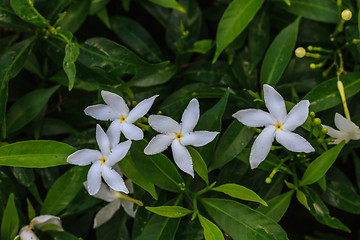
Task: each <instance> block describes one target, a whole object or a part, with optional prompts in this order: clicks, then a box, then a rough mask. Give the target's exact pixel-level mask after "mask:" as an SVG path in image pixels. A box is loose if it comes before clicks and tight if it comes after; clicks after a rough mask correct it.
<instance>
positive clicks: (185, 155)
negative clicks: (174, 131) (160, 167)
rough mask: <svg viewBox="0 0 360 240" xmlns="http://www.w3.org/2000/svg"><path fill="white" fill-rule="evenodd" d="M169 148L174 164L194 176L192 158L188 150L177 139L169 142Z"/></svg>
mask: <svg viewBox="0 0 360 240" xmlns="http://www.w3.org/2000/svg"><path fill="white" fill-rule="evenodd" d="M171 150H172V153H173V156H174V161H175V163H176V165H177V166H178V167H179V168H180V169H181V170H182V171H184V172H186V173H187V174H189V175H191V176H192V177H194V168H193V163H192V158H191V155H190V153H189V151H188V150H187V149H186V147H184V146H183V145H181V144H180V142H179V141H177V140H175V141H173V142H172V144H171Z"/></svg>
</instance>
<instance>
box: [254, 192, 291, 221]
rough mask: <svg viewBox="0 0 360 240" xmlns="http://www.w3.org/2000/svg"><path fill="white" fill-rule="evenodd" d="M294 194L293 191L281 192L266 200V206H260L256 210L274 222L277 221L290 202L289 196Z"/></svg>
mask: <svg viewBox="0 0 360 240" xmlns="http://www.w3.org/2000/svg"><path fill="white" fill-rule="evenodd" d="M293 194H294V191H289V192H286V193H283V194H280V195H278V196H276V197H274V198H272V199H270V200H269V201H267V204H268V206H267V207H266V206H260V207H259V208H257V209H256V210H257V211H259V212H261V213H263V214H265V215H266V216H268V217H269V218H271V219H272V220H274V221H275V222H279V221H280V220H281V218H282V217H283V216H284V214H285V213H286V211H287V209H288V207H289V205H290V202H291V197H292V195H293Z"/></svg>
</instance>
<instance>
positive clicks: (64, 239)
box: [48, 231, 79, 240]
mask: <svg viewBox="0 0 360 240" xmlns="http://www.w3.org/2000/svg"><path fill="white" fill-rule="evenodd" d="M48 232H49V234H50V235H51V236H52V237H53V238H54V240H79V238H78V237H76V236H75V235H73V234H71V233H68V232H58V231H48Z"/></svg>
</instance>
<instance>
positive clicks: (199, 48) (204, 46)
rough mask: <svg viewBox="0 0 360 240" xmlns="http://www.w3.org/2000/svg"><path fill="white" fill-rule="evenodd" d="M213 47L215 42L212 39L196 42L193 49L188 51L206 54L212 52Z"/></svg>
mask: <svg viewBox="0 0 360 240" xmlns="http://www.w3.org/2000/svg"><path fill="white" fill-rule="evenodd" d="M212 46H213V41H212V40H211V39H204V40H199V41H196V42H194V44H193V45H192V47H190V48H188V49H187V50H186V51H187V52H196V53H201V54H205V53H207V52H208V51H210V49H211V48H212Z"/></svg>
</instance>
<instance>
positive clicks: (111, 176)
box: [101, 165, 129, 193]
mask: <svg viewBox="0 0 360 240" xmlns="http://www.w3.org/2000/svg"><path fill="white" fill-rule="evenodd" d="M101 167H102V177H103V178H104V181H105V182H106V183H107V185H109V187H111V188H112V189H114V190H115V191H119V192H124V193H129V190H128V189H127V188H126V186H125V183H124V180H123V179H122V177H121V176H120V175H119V174H118V173H117V172H116V171H115V170H114V169H111V168H110V167H108V166H106V165H102V166H101Z"/></svg>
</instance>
